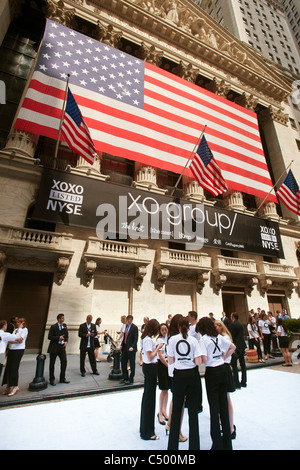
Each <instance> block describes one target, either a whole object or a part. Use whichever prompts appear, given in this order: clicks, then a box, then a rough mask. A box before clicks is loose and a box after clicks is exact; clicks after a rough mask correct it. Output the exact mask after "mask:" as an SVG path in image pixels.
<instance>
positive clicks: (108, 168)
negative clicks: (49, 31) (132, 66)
mask: <svg viewBox="0 0 300 470" xmlns="http://www.w3.org/2000/svg"><path fill="white" fill-rule="evenodd" d="M0 14H1V18H0V20H1V24H2V25H3V28H2V31H5V34H4V35H3V38H2V46H1V49H0V54H1V57H2V61H1V65H0V73H1V75H0V80H2V82H4V83H5V88H6V96H5V104H1V105H0V106H1V108H0V112H1V115H0V117H1V122H2V124H1V126H0V127H1V129H0V139H1V142H2V150H1V151H0V168H1V171H0V182H1V185H0V296H1V297H0V316H1V317H4V318H6V319H9V318H10V317H11V316H13V315H24V316H25V317H26V318H27V322H28V327H29V340H28V351H44V352H45V350H46V348H47V345H48V340H47V336H48V331H49V328H50V325H51V324H53V323H54V322H55V321H56V316H57V314H58V313H64V314H65V319H66V322H67V324H68V327H69V330H70V343H69V348H68V351H69V353H77V352H78V344H79V338H78V335H77V331H78V326H79V324H80V323H82V322H83V321H85V319H86V316H87V314H92V315H93V319H94V320H96V318H98V317H101V318H102V326H103V328H106V329H108V330H109V331H110V332H111V333H112V334H113V335H114V334H115V332H116V331H118V330H119V328H120V324H121V323H120V316H121V315H124V314H125V315H126V314H129V313H131V314H133V316H134V322H135V323H136V324H137V325H139V326H141V325H142V323H143V318H144V316H149V317H150V318H157V319H158V320H159V321H161V322H163V321H165V320H166V319H167V316H168V314H173V315H174V314H176V313H182V314H187V312H188V311H189V310H192V309H193V310H196V311H197V312H198V315H199V317H202V316H204V315H207V314H208V313H209V312H213V313H214V316H215V317H216V318H220V316H221V312H222V311H225V312H226V313H227V314H230V313H231V312H232V311H238V312H239V313H240V318H241V321H242V322H243V323H244V325H245V324H246V322H247V316H248V311H249V310H250V309H252V308H253V309H257V308H258V307H259V308H261V309H265V310H269V309H270V310H277V309H279V310H281V309H282V308H285V309H287V311H288V312H289V313H290V315H291V316H292V317H296V318H298V317H299V310H300V299H299V295H300V291H299V276H300V268H299V263H298V259H300V257H299V254H298V253H299V251H300V245H299V242H300V230H299V218H298V216H296V214H294V213H292V212H291V211H289V210H288V209H287V208H286V207H285V206H283V205H281V204H278V205H276V204H274V203H268V202H266V201H263V200H261V199H259V198H256V197H253V196H251V195H248V194H242V193H239V192H233V191H228V193H226V194H225V195H223V196H222V197H218V198H213V197H212V196H211V195H210V194H209V193H207V192H206V191H204V190H203V189H202V188H200V187H199V185H198V183H197V182H196V181H194V180H191V179H187V178H186V177H184V178H183V179H182V182H181V185H180V187H179V190H180V195H181V197H182V199H183V200H186V201H191V202H193V203H199V204H204V206H205V207H211V208H214V207H215V208H219V209H220V210H222V211H226V214H233V215H234V214H236V213H237V214H239V215H243V216H247V217H253V218H254V217H257V216H258V217H259V218H260V220H261V221H266V220H268V221H272V222H274V223H275V224H278V228H279V231H280V238H281V242H282V246H283V253H284V256H283V257H281V258H279V257H274V256H272V257H270V256H264V255H263V254H258V253H247V252H244V251H240V250H239V249H238V248H236V249H234V248H235V247H233V248H232V247H230V249H226V250H224V249H220V248H218V247H217V246H215V247H214V246H208V247H205V249H197V250H195V251H193V250H185V249H183V247H182V246H181V245H179V244H175V243H172V241H169V240H163V241H162V240H155V239H151V240H150V239H148V240H147V239H143V240H141V239H134V238H132V239H130V237H129V238H128V239H127V240H126V241H123V240H103V239H101V238H99V236H98V235H97V232H96V230H95V228H94V229H92V228H85V227H79V226H75V225H70V224H67V223H65V224H63V223H51V222H47V221H44V222H41V221H37V220H35V219H34V218H33V217H32V211H33V208H34V206H35V205H36V204H37V202H38V197H39V191H40V186H41V181H42V176H43V172H44V170H45V168H51V167H52V163H53V155H54V146H55V142H53V141H51V140H50V139H47V138H44V137H42V136H38V135H31V134H28V133H26V132H21V131H18V130H16V129H14V128H13V122H14V120H15V118H16V114H17V111H18V108H19V106H20V103H21V101H22V97H23V96H24V93H25V90H26V87H27V85H28V82H29V79H30V74H31V71H32V65H33V62H34V59H35V57H36V54H37V51H38V47H39V43H40V41H41V38H42V35H43V29H44V24H45V18H46V17H47V18H50V19H53V20H55V21H57V22H59V23H62V24H64V25H66V26H68V27H70V28H72V29H75V30H77V31H80V32H82V33H84V34H87V35H89V36H91V37H93V38H94V39H97V40H99V41H102V42H107V44H110V45H112V46H113V47H115V48H117V49H120V50H123V51H124V52H127V53H129V54H132V55H133V56H136V57H139V58H141V59H143V60H145V61H147V62H151V63H153V64H155V65H157V66H159V67H162V68H163V69H165V70H168V71H170V72H171V73H175V74H177V75H179V76H180V77H182V78H185V79H187V80H190V81H193V82H194V83H196V84H197V85H199V86H201V87H203V88H206V89H208V90H210V91H211V92H213V93H216V94H218V95H221V96H224V97H225V98H226V99H228V100H230V101H233V102H235V103H238V104H240V105H241V106H244V107H246V108H248V109H251V110H253V111H255V112H256V113H257V115H258V119H259V124H260V132H261V137H262V142H263V145H264V151H265V154H266V159H267V162H268V166H269V170H270V174H271V177H272V179H273V182H274V184H275V182H276V181H277V180H278V179H279V177H280V176H281V175H282V174H284V171H285V168H287V167H288V166H289V164H290V162H291V161H292V160H293V161H294V162H295V163H294V164H293V172H294V175H295V177H296V179H297V180H298V181H300V167H299V165H298V164H297V163H298V162H297V160H298V159H299V155H300V154H299V152H300V132H299V122H300V112H299V105H300V99H299V97H298V93H299V91H298V88H296V87H295V86H294V85H293V83H294V80H295V77H293V76H292V75H291V74H289V73H288V72H284V71H283V70H282V69H280V68H277V66H276V65H274V66H272V67H271V66H270V64H269V63H266V62H265V61H264V59H263V58H262V56H261V55H260V54H258V53H256V52H255V51H254V50H253V49H252V48H249V47H248V46H247V45H246V44H244V43H242V42H239V41H238V40H237V39H236V38H235V37H233V36H232V35H231V34H229V33H228V32H227V31H225V30H224V29H223V28H222V27H221V26H220V25H218V24H217V23H216V22H215V21H214V20H213V19H212V18H210V17H209V16H208V15H207V14H206V13H205V12H203V11H202V10H201V9H199V8H198V7H197V6H196V5H195V4H193V3H192V2H189V1H186V0H182V1H174V2H165V1H161V0H155V1H151V2H144V1H141V0H137V1H130V0H65V1H56V0H37V1H36V2H29V1H26V0H23V1H21V2H16V1H14V0H7V1H5V2H4V6H3V7H2V10H1V11H0ZM293 87H294V88H293ZM292 94H293V96H291V95H292ZM57 165H58V167H57V168H58V170H59V171H61V174H65V175H69V177H70V178H72V177H73V178H76V177H79V178H83V179H84V181H85V182H87V184H99V185H100V184H101V185H103V184H105V185H111V184H116V185H123V186H122V187H124V186H125V187H127V188H132V190H133V189H134V190H135V191H139V193H140V194H142V195H147V196H148V197H152V198H156V197H157V198H159V197H166V195H168V194H170V192H171V191H172V188H173V187H174V185H175V183H176V181H177V179H178V176H179V175H176V174H172V173H170V172H167V171H165V170H162V169H160V168H152V167H145V166H143V165H141V164H140V163H137V162H133V161H130V160H127V159H124V158H119V157H116V156H112V155H107V154H99V158H97V159H96V160H95V162H94V164H93V166H91V165H88V164H87V163H86V162H85V161H84V160H82V159H81V158H78V156H77V155H76V154H74V153H73V152H71V151H70V150H69V149H68V148H67V146H66V145H64V144H62V145H61V146H60V148H59V154H58V161H57ZM101 187H102V186H101ZM277 189H278V188H277ZM257 210H258V213H257Z"/></svg>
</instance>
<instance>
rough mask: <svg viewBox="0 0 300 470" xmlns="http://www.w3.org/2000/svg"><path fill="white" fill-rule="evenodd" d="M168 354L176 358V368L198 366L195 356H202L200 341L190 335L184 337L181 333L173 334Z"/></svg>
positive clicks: (182, 368)
mask: <svg viewBox="0 0 300 470" xmlns="http://www.w3.org/2000/svg"><path fill="white" fill-rule="evenodd" d="M168 356H170V357H173V358H174V369H177V370H184V369H193V368H194V367H196V364H195V362H194V359H195V357H199V356H201V353H200V348H199V342H198V341H197V340H196V338H194V337H193V336H190V335H188V336H187V337H186V338H184V337H183V336H182V334H181V333H179V334H178V335H175V336H171V338H170V339H169V343H168Z"/></svg>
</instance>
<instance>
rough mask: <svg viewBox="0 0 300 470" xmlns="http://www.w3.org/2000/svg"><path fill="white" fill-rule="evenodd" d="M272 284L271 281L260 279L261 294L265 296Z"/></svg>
mask: <svg viewBox="0 0 300 470" xmlns="http://www.w3.org/2000/svg"><path fill="white" fill-rule="evenodd" d="M272 284H273V282H272V280H271V279H268V278H262V279H260V289H261V291H262V292H263V294H265V293H266V292H267V291H268V290H269V289H270V287H272Z"/></svg>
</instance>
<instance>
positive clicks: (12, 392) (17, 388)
mask: <svg viewBox="0 0 300 470" xmlns="http://www.w3.org/2000/svg"><path fill="white" fill-rule="evenodd" d="M18 391H19V387H13V389H12V391H11V392H10V393H9V394H8V396H9V397H13V396H14V395H15V394H16V393H18Z"/></svg>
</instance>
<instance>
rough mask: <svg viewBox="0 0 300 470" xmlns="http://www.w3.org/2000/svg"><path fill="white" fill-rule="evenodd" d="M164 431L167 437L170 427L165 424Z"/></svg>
mask: <svg viewBox="0 0 300 470" xmlns="http://www.w3.org/2000/svg"><path fill="white" fill-rule="evenodd" d="M165 430H166V435H168V432H169V431H170V426H169V425H168V423H166V425H165Z"/></svg>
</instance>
